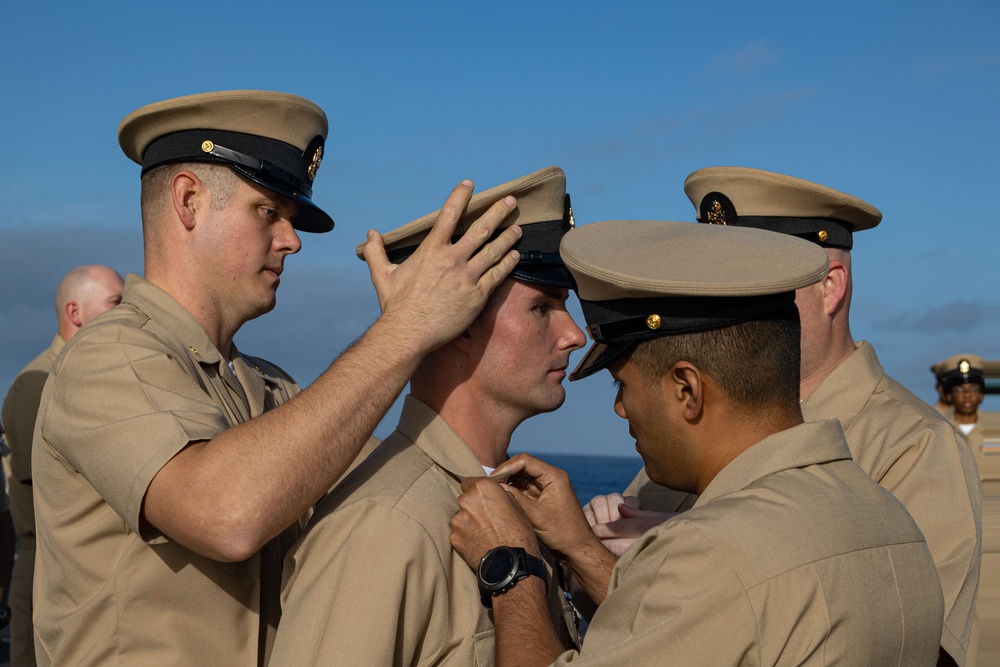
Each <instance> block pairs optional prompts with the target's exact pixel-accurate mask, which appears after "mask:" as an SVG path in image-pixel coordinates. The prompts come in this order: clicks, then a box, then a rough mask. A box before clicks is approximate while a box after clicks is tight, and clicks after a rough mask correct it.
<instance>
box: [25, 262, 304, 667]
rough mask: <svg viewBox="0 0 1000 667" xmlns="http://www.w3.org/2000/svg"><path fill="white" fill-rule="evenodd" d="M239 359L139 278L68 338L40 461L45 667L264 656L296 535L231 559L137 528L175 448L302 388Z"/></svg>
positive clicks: (40, 648)
mask: <svg viewBox="0 0 1000 667" xmlns="http://www.w3.org/2000/svg"><path fill="white" fill-rule="evenodd" d="M232 362H233V365H234V367H235V369H236V372H235V375H234V374H233V373H232V372H231V371H230V370H229V366H228V364H227V363H226V360H225V359H223V358H222V357H221V355H220V354H219V352H218V351H217V350H216V349H215V348H214V347H213V346H212V344H211V342H210V341H209V339H208V337H207V336H206V334H205V332H204V331H203V330H202V329H201V327H200V326H199V325H198V323H197V322H196V321H195V320H194V318H192V317H191V315H190V314H189V313H188V312H187V311H186V310H184V309H183V308H182V307H181V306H180V305H179V304H178V303H177V302H176V301H174V300H173V299H172V298H171V297H170V296H169V295H168V294H166V293H165V292H163V291H162V290H160V289H159V288H157V287H155V286H153V285H151V284H150V283H148V282H146V281H144V280H142V279H141V278H139V277H137V276H134V275H129V276H128V277H127V279H126V282H125V293H124V298H123V301H122V305H121V306H119V307H118V308H115V309H114V310H112V311H109V312H107V313H105V314H103V315H101V316H99V317H98V318H96V319H95V320H93V321H92V322H91V323H90V324H89V325H88V326H87V327H85V328H84V329H82V330H81V331H80V332H78V333H77V334H76V335H75V336H74V337H73V339H72V340H71V341H70V342H69V343H67V346H66V349H65V350H64V351H63V354H62V355H61V356H60V357H59V359H58V360H57V363H56V365H55V366H54V367H53V370H52V376H53V377H52V379H51V380H50V382H49V383H48V385H46V389H45V392H44V394H43V396H42V406H41V408H40V411H39V417H38V423H37V426H36V430H35V440H34V451H33V468H34V473H35V478H34V479H35V490H36V498H35V502H36V506H35V508H36V520H37V528H38V530H37V537H38V545H37V546H38V550H37V560H36V571H35V586H34V592H35V596H34V597H35V630H36V643H35V646H36V653H37V657H38V660H39V664H43V665H136V664H149V665H154V664H155V665H159V664H163V665H167V664H205V665H209V664H211V665H255V664H260V663H263V662H264V658H265V655H266V652H267V649H268V647H269V644H268V642H269V641H270V639H272V638H273V632H274V629H275V628H276V626H277V618H278V612H279V607H278V594H279V591H280V567H281V558H282V555H283V553H284V550H285V549H286V548H287V547H288V546H290V545H291V543H292V541H293V540H294V539H295V537H297V534H298V528H299V526H298V525H296V526H292V527H290V528H289V529H288V530H286V531H285V532H284V533H283V534H282V535H281V536H279V537H278V538H276V539H275V540H272V541H271V542H270V543H268V544H267V545H265V547H264V548H263V549H261V551H259V552H257V553H256V554H254V556H253V557H251V558H250V559H248V560H246V561H243V562H240V563H219V562H215V561H212V560H210V559H208V558H205V557H203V556H200V555H198V554H196V553H194V552H192V551H189V550H188V549H186V548H185V547H183V546H182V545H180V544H177V543H176V542H173V541H172V540H171V539H170V538H168V537H167V536H165V535H163V534H160V533H159V532H157V531H155V530H153V529H146V530H143V526H141V525H140V510H141V505H142V499H143V496H144V495H145V492H146V489H147V488H148V485H149V482H150V481H151V480H152V478H153V476H154V475H155V474H156V473H157V471H159V469H160V468H161V467H162V466H163V465H164V464H165V463H166V462H167V461H168V460H169V459H170V458H171V457H172V456H174V454H176V453H177V452H178V451H180V450H181V449H182V448H183V447H184V446H186V445H187V444H188V443H190V442H195V441H201V440H210V439H212V438H213V437H214V436H215V435H217V434H219V433H221V432H222V431H224V430H226V429H227V428H230V427H232V426H235V425H236V424H239V423H242V422H244V421H247V420H249V419H251V418H253V417H256V416H258V415H260V414H262V413H263V412H265V411H267V410H270V409H272V408H274V407H275V406H277V405H279V404H281V403H283V402H285V401H287V400H288V399H289V398H291V397H292V396H293V395H294V394H295V393H297V392H298V387H297V386H296V385H295V384H294V382H293V381H292V380H291V379H290V378H289V377H288V376H287V375H285V374H284V373H283V372H282V371H281V370H280V369H278V368H277V367H275V366H272V365H270V364H268V363H266V362H264V361H262V360H260V359H256V358H253V357H244V356H242V355H240V354H239V352H238V351H236V349H235V348H234V350H233V358H232ZM274 446H276V447H280V446H281V444H280V443H275V445H274Z"/></svg>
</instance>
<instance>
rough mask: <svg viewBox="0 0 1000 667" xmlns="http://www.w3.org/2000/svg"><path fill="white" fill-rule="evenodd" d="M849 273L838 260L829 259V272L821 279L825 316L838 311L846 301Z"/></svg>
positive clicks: (844, 265) (845, 266)
mask: <svg viewBox="0 0 1000 667" xmlns="http://www.w3.org/2000/svg"><path fill="white" fill-rule="evenodd" d="M849 282H850V271H849V270H848V268H847V265H846V264H844V263H843V262H842V261H840V260H839V259H833V258H832V257H831V258H830V270H829V271H827V272H826V277H825V278H823V282H822V284H823V310H824V312H825V313H826V314H827V316H831V315H833V314H834V313H835V312H837V311H838V310H840V308H841V307H842V304H844V303H845V300H846V299H847V290H848V287H849Z"/></svg>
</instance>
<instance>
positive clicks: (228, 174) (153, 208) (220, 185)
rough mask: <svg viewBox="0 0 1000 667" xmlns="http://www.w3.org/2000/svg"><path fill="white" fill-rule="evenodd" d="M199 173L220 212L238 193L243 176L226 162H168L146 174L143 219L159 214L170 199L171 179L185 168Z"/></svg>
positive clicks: (214, 207) (142, 197)
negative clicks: (218, 163)
mask: <svg viewBox="0 0 1000 667" xmlns="http://www.w3.org/2000/svg"><path fill="white" fill-rule="evenodd" d="M185 170H187V171H190V172H192V173H193V174H195V175H196V176H197V177H198V178H199V179H200V180H201V182H202V183H204V184H205V186H206V187H207V188H208V191H209V192H211V193H212V204H211V206H212V209H213V210H216V211H220V210H222V209H224V208H225V207H226V205H227V204H228V203H229V201H230V200H231V199H232V198H233V195H234V194H235V193H236V188H237V186H238V185H239V180H240V178H239V176H237V175H236V174H235V173H234V172H233V171H232V170H231V169H229V168H228V167H226V166H223V165H216V164H201V163H196V162H188V163H184V162H182V163H177V164H166V165H163V166H161V167H157V168H156V169H152V170H150V171H148V172H146V173H145V174H144V175H143V176H142V194H141V196H140V205H141V208H142V217H143V219H144V220H145V219H149V216H156V215H158V214H159V212H160V210H161V209H162V208H163V207H164V206H166V203H167V202H168V201H169V199H168V197H169V194H168V193H169V190H170V181H171V179H173V177H174V175H175V174H177V173H178V172H181V171H185Z"/></svg>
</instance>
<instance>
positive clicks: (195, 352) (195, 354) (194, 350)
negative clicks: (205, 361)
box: [188, 345, 201, 357]
mask: <svg viewBox="0 0 1000 667" xmlns="http://www.w3.org/2000/svg"><path fill="white" fill-rule="evenodd" d="M188 349H189V350H191V351H192V352H194V356H196V357H200V356H201V355H200V354H198V350H196V349H194V348H193V347H191V346H190V345H188Z"/></svg>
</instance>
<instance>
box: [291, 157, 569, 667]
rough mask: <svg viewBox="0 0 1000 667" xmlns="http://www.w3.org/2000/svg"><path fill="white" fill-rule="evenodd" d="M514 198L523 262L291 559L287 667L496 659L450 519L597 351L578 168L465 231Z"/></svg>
mask: <svg viewBox="0 0 1000 667" xmlns="http://www.w3.org/2000/svg"><path fill="white" fill-rule="evenodd" d="M506 195H514V196H515V197H517V200H518V211H517V214H516V216H514V215H512V216H511V217H509V218H508V219H507V220H506V221H505V223H504V224H507V223H510V222H515V221H516V222H517V224H519V225H520V226H521V229H522V231H523V233H524V236H523V238H522V239H521V241H520V243H519V244H518V251H519V252H520V254H521V263H519V264H518V265H517V267H516V268H515V269H514V271H513V273H512V274H511V277H510V278H508V279H507V280H506V281H504V283H503V284H502V285H501V286H500V287H499V288H498V289H497V291H496V292H494V294H493V296H492V297H491V298H490V300H489V302H488V303H487V305H486V307H485V309H484V310H483V312H482V313H481V314H480V315H479V317H478V318H476V320H475V321H474V322H473V323H472V325H470V326H469V328H467V329H466V330H465V331H464V332H463V333H462V334H461V335H460V336H459V337H458V338H456V339H455V340H453V341H450V342H449V343H447V344H445V345H444V346H443V347H441V348H440V349H438V350H436V351H434V352H432V353H431V354H429V355H428V356H427V358H426V359H425V360H424V362H423V363H422V364H421V365H420V367H419V368H418V369H417V371H416V373H415V374H414V376H413V379H412V380H411V393H410V395H409V396H407V397H406V401H405V403H404V405H403V412H402V415H401V416H400V420H399V425H398V426H397V428H396V431H395V432H394V433H392V435H390V436H389V437H388V438H386V440H385V441H384V442H383V443H382V445H381V446H380V447H379V448H378V450H376V452H375V453H374V454H372V455H371V456H370V457H369V458H368V459H367V460H366V461H365V462H364V463H363V464H362V465H361V466H360V467H359V468H358V469H357V470H355V471H354V472H353V473H352V474H351V475H350V476H348V477H347V478H346V479H345V481H344V482H343V483H342V484H341V485H339V486H338V487H337V488H336V489H335V490H334V491H333V492H332V493H331V494H330V495H329V496H327V498H325V499H324V500H323V502H322V503H321V504H320V505H319V506H318V507H317V510H316V513H315V515H314V516H313V519H312V522H311V524H310V527H309V529H308V531H307V532H306V534H305V536H304V537H303V538H302V540H301V541H300V542H299V544H297V545H296V546H295V547H294V548H293V549H292V551H291V552H290V553H289V555H288V556H287V558H286V560H285V567H284V575H283V577H284V585H283V586H282V617H281V624H280V626H279V628H278V635H277V639H276V641H275V648H274V653H273V655H272V661H273V663H274V664H276V665H283V666H284V665H319V664H328V665H333V664H343V665H366V666H369V667H375V666H378V665H385V666H389V665H395V666H399V667H403V666H405V667H409V666H410V665H443V664H450V665H461V666H462V667H469V666H471V665H492V664H493V651H494V642H493V623H492V622H491V620H490V617H489V613H488V612H487V610H486V608H485V607H484V606H483V604H482V600H481V596H480V593H479V588H478V585H477V583H476V579H475V577H474V576H473V575H472V574H471V573H470V572H469V571H468V568H467V567H466V566H465V563H464V562H463V561H462V559H461V558H460V557H459V556H458V555H457V554H456V553H455V552H454V550H452V548H451V543H450V541H449V534H450V529H449V523H448V522H449V520H450V518H451V517H452V515H453V514H454V513H455V512H456V511H458V504H457V502H456V499H457V498H458V495H459V494H460V493H461V483H462V480H464V479H467V478H469V477H482V476H483V475H484V474H488V473H489V472H491V471H492V470H493V468H495V467H496V466H497V465H499V464H500V463H502V462H503V461H505V460H507V447H508V445H509V444H510V438H511V435H512V434H513V431H514V429H516V428H517V426H518V425H519V424H520V423H521V422H522V421H524V420H525V419H527V418H529V417H531V416H533V415H536V414H539V413H541V412H549V411H551V410H555V409H556V408H558V407H559V406H560V405H561V404H562V403H563V401H564V399H565V390H564V389H563V387H562V380H563V378H564V377H565V375H566V372H565V370H566V367H567V364H568V363H569V355H570V353H571V352H572V351H573V350H576V349H579V348H580V347H582V346H583V344H584V343H585V342H586V339H585V337H584V335H583V332H582V331H581V330H580V328H579V327H578V326H577V325H576V324H575V323H574V322H573V319H572V317H571V316H570V315H569V313H568V312H567V311H566V299H567V297H568V295H569V289H570V288H571V287H572V281H571V279H570V277H569V273H568V272H567V271H566V269H565V267H564V266H563V265H562V262H561V260H560V259H559V240H560V239H561V238H562V236H563V234H564V233H565V232H566V231H567V230H569V229H570V228H571V226H572V224H573V223H572V217H571V213H570V208H569V198H568V196H567V195H566V176H565V174H563V172H562V170H561V169H559V168H558V167H550V168H548V169H544V170H541V171H538V172H535V173H533V174H529V175H527V176H524V177H522V178H519V179H517V180H515V181H511V182H509V183H505V184H503V185H500V186H497V187H495V188H491V189H490V190H487V191H485V192H483V193H481V194H478V195H476V196H475V197H473V198H472V201H471V202H470V204H469V208H468V210H467V213H466V215H465V216H464V217H463V219H462V222H461V223H460V225H462V226H464V225H466V224H469V223H471V222H472V221H474V220H475V218H477V217H478V216H479V215H480V214H481V213H482V212H483V211H485V210H486V209H487V208H488V207H489V206H490V205H491V204H492V203H493V202H495V201H497V200H498V199H501V198H503V197H504V196H506ZM439 213H440V212H439V211H435V212H434V213H431V214H429V215H426V216H423V217H422V218H419V219H418V220H415V221H413V222H411V223H409V224H407V225H404V226H402V227H400V228H398V229H396V230H393V231H391V232H388V233H387V234H385V236H384V240H385V244H386V248H387V250H388V253H389V257H390V258H391V259H392V260H393V261H397V262H402V261H403V260H404V259H405V258H406V257H408V256H409V255H410V254H411V253H412V252H413V251H414V250H415V249H416V247H417V244H418V243H419V242H420V240H421V239H422V238H423V236H424V235H426V233H427V230H429V229H430V228H431V226H432V225H433V224H434V221H435V220H436V219H437V218H438V215H439ZM362 248H363V246H361V247H359V249H358V254H359V256H360V254H361V251H362ZM551 572H552V570H551V569H550V575H549V580H550V582H551V585H550V587H549V602H550V607H551V613H552V617H553V619H554V620H555V621H556V622H557V623H558V625H557V627H560V628H561V630H562V635H561V641H562V643H563V645H564V646H566V647H573V646H578V645H579V642H578V641H577V638H576V628H575V624H574V623H573V621H572V610H571V609H570V608H568V602H567V600H566V597H565V596H564V594H563V589H562V588H561V587H560V586H559V573H558V572H555V576H552V574H551ZM564 607H566V608H564ZM565 616H569V619H570V623H569V625H568V626H567V625H566V624H565V623H564V622H563V619H564V618H565Z"/></svg>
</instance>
